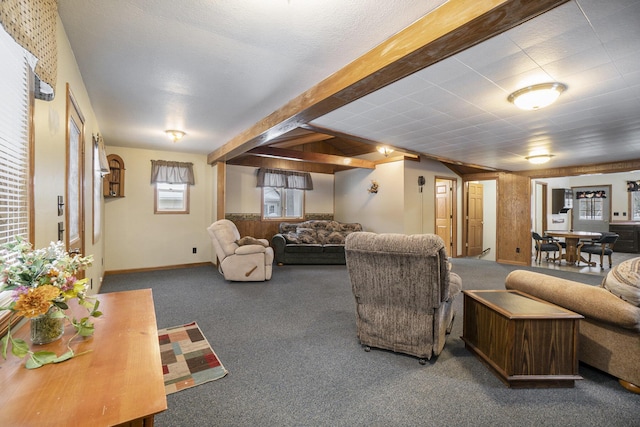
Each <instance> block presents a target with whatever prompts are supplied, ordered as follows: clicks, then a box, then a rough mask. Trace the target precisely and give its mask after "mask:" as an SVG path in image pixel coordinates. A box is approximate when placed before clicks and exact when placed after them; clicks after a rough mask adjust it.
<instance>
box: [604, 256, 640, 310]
mask: <svg viewBox="0 0 640 427" xmlns="http://www.w3.org/2000/svg"><path fill="white" fill-rule="evenodd" d="M602 287H603V288H605V289H606V290H608V291H609V292H611V293H612V294H614V295H615V296H617V297H618V298H621V299H623V300H625V301H627V302H628V303H630V304H633V305H635V306H637V307H640V257H638V258H632V259H629V260H626V261H623V262H621V263H620V264H618V265H616V266H614V267H613V268H612V269H611V271H610V272H609V273H608V274H607V276H606V277H605V278H604V280H603V281H602Z"/></svg>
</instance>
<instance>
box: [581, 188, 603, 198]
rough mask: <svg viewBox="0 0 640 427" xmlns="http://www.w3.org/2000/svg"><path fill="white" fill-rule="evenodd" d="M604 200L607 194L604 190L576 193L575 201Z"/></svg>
mask: <svg viewBox="0 0 640 427" xmlns="http://www.w3.org/2000/svg"><path fill="white" fill-rule="evenodd" d="M606 198H607V193H606V191H604V190H600V191H578V192H576V199H606Z"/></svg>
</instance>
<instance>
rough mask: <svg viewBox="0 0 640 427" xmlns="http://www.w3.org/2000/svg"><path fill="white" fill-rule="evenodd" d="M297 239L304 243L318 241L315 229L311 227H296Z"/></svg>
mask: <svg viewBox="0 0 640 427" xmlns="http://www.w3.org/2000/svg"><path fill="white" fill-rule="evenodd" d="M298 239H299V240H300V243H304V244H308V245H309V244H314V243H318V235H317V234H316V231H315V230H314V229H312V228H301V227H298Z"/></svg>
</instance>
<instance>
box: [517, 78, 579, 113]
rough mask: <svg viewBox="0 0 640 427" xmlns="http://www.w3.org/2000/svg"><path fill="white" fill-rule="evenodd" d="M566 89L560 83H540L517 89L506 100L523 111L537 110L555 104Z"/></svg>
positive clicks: (565, 86)
mask: <svg viewBox="0 0 640 427" xmlns="http://www.w3.org/2000/svg"><path fill="white" fill-rule="evenodd" d="M566 89H567V85H565V84H562V83H557V82H554V83H541V84H537V85H532V86H527V87H525V88H522V89H519V90H517V91H515V92H513V93H512V94H511V95H509V96H508V97H507V100H508V101H509V102H511V103H513V104H515V106H516V107H518V108H521V109H523V110H539V109H540V108H544V107H546V106H548V105H551V104H553V103H554V102H556V100H557V99H558V97H559V96H560V94H561V93H562V92H564V91H565V90H566Z"/></svg>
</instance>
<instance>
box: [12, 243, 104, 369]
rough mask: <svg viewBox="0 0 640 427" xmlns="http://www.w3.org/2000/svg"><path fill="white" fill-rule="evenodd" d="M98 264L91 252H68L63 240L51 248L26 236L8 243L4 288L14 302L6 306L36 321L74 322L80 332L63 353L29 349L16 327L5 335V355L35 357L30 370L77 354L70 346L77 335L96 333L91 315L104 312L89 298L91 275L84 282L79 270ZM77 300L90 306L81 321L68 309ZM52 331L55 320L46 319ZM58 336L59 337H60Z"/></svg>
mask: <svg viewBox="0 0 640 427" xmlns="http://www.w3.org/2000/svg"><path fill="white" fill-rule="evenodd" d="M92 262H93V257H92V256H91V255H89V256H87V257H82V256H79V255H73V256H72V255H70V254H69V253H68V252H66V251H65V249H64V246H63V244H62V242H51V244H50V245H49V247H47V248H42V249H35V250H34V249H33V248H32V246H31V244H30V243H29V242H27V241H25V240H23V239H21V238H16V239H15V241H14V242H11V243H8V244H5V245H4V246H3V247H2V249H1V250H0V291H7V290H8V291H13V295H12V298H11V302H10V303H9V304H8V305H7V306H4V307H0V310H10V311H11V316H12V318H11V319H10V321H9V325H11V320H13V316H24V317H26V318H29V319H32V321H33V319H36V318H39V317H40V316H44V315H47V316H48V317H49V318H50V319H53V320H52V321H54V320H55V319H61V320H62V321H64V319H66V320H68V321H69V322H70V323H71V324H72V325H73V326H74V328H75V330H76V334H75V335H74V336H73V337H71V338H70V339H69V341H68V342H67V348H68V351H67V352H66V353H64V354H62V355H61V356H57V355H56V354H55V353H53V352H50V351H37V352H33V351H31V350H29V346H28V345H27V343H26V342H25V341H24V340H22V339H18V338H14V337H13V336H12V335H11V327H10V326H9V329H8V331H7V334H6V335H5V336H4V337H3V338H2V340H1V344H2V357H3V358H5V359H6V358H7V351H8V349H9V347H11V353H12V354H13V355H14V356H17V357H20V358H22V357H25V356H27V355H29V356H30V357H29V359H27V362H26V364H25V366H26V367H27V368H28V369H34V368H39V367H40V366H42V365H46V364H49V363H60V362H63V361H65V360H69V359H71V358H73V357H74V356H78V355H79V354H78V355H76V354H74V352H73V350H72V349H71V347H70V343H71V341H72V340H73V339H74V338H75V337H77V336H83V337H88V336H91V335H93V331H94V326H93V323H91V322H90V321H89V319H90V317H99V316H100V315H102V313H101V312H100V311H98V305H99V301H97V300H94V299H92V298H89V297H88V296H87V295H86V292H87V279H81V280H78V279H77V278H76V274H77V273H78V272H79V271H82V270H85V269H86V268H87V267H89V266H90V265H91V263H92ZM72 299H77V300H78V303H79V304H80V305H81V306H83V307H84V308H86V309H87V311H88V316H86V317H83V318H81V319H76V318H75V317H74V318H70V317H69V316H67V315H66V314H65V313H64V310H67V309H68V308H69V306H68V305H67V302H68V301H69V300H72ZM43 327H44V328H45V333H46V329H47V328H49V327H50V324H47V323H44V324H43ZM59 336H60V334H59V335H58V337H59ZM54 338H57V337H54Z"/></svg>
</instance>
